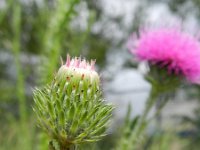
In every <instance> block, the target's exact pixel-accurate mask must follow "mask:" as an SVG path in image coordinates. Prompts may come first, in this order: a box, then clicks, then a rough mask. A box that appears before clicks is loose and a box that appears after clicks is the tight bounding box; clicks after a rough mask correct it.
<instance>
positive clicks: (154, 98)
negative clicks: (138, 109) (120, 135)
mask: <svg viewBox="0 0 200 150" xmlns="http://www.w3.org/2000/svg"><path fill="white" fill-rule="evenodd" d="M158 96H159V92H158V90H157V88H155V87H154V86H152V89H151V92H150V96H149V99H148V100H147V102H146V107H145V110H144V112H143V114H142V116H141V117H140V119H139V122H138V123H137V125H136V127H135V129H134V130H133V134H132V135H131V137H130V141H131V144H129V146H128V148H127V149H128V150H134V149H135V147H134V146H136V145H137V139H138V137H139V136H140V134H142V133H143V131H144V129H145V126H146V119H147V115H148V113H149V112H150V110H151V109H152V107H153V106H154V104H155V102H156V101H157V98H158Z"/></svg>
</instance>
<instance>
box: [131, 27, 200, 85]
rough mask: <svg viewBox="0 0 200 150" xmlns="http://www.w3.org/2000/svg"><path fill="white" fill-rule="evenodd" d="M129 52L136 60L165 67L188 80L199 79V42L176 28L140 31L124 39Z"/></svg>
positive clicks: (197, 81) (194, 81)
mask: <svg viewBox="0 0 200 150" xmlns="http://www.w3.org/2000/svg"><path fill="white" fill-rule="evenodd" d="M128 48H129V50H130V52H131V53H132V54H133V55H135V56H136V57H137V58H138V59H139V60H142V61H147V62H148V63H150V64H151V65H158V66H159V67H165V68H166V69H167V70H168V72H169V73H174V74H176V75H182V76H184V77H185V78H186V79H187V80H189V81H190V82H192V83H199V82H200V43H199V41H198V39H197V38H196V37H193V36H192V35H189V34H188V33H183V32H181V30H180V29H177V28H160V29H150V30H145V31H144V30H143V31H141V32H140V34H139V38H137V37H136V36H132V37H131V38H130V39H129V41H128Z"/></svg>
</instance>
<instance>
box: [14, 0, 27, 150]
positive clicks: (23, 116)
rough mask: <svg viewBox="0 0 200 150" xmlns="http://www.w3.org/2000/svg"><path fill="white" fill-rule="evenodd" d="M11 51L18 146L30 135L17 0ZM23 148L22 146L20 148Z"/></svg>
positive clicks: (17, 2)
mask: <svg viewBox="0 0 200 150" xmlns="http://www.w3.org/2000/svg"><path fill="white" fill-rule="evenodd" d="M12 11H13V14H12V15H13V16H12V31H13V39H12V51H13V54H14V61H15V65H16V71H17V73H16V74H17V83H16V96H17V99H18V103H19V115H20V131H21V135H22V137H24V138H22V139H19V140H20V141H19V142H20V144H19V146H20V148H22V146H23V147H26V146H25V145H30V143H29V142H28V141H30V137H29V136H28V130H27V129H28V127H27V126H26V124H27V123H26V122H27V110H26V97H25V83H24V80H25V77H24V73H23V70H22V66H21V63H20V49H21V44H20V39H21V38H20V34H21V5H20V2H19V1H15V2H13V3H12ZM22 149H23V148H22Z"/></svg>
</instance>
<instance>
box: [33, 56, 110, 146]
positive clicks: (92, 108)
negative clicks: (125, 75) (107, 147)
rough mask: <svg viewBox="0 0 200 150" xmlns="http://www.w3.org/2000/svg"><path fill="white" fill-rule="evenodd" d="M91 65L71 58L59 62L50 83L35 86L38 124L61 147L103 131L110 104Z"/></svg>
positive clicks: (90, 140) (99, 134) (87, 139)
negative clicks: (103, 94)
mask: <svg viewBox="0 0 200 150" xmlns="http://www.w3.org/2000/svg"><path fill="white" fill-rule="evenodd" d="M68 61H69V60H68ZM76 61H79V62H78V65H77V64H75V63H74V62H76ZM81 64H82V65H81ZM88 68H89V69H88ZM91 68H92V65H91V64H89V63H86V62H83V61H81V60H80V59H79V60H78V59H72V60H71V62H70V63H68V64H67V63H66V65H63V66H61V68H60V69H59V71H58V73H57V74H56V76H55V78H54V80H53V81H52V83H51V84H50V85H46V86H45V87H44V88H41V89H35V90H34V101H35V107H34V111H35V113H36V114H37V118H38V123H39V126H40V127H41V128H42V129H44V130H45V131H46V132H47V133H48V135H49V136H50V138H51V139H52V140H55V141H57V143H58V144H59V145H60V147H64V148H66V149H67V148H68V147H70V146H72V145H77V144H80V143H83V142H93V141H97V140H99V139H101V137H102V136H104V135H105V131H106V128H107V124H108V121H109V119H110V117H111V111H112V110H113V107H112V106H111V105H107V104H105V102H104V100H103V99H102V93H101V91H100V87H99V76H98V74H97V73H96V71H94V70H93V69H91Z"/></svg>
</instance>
